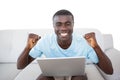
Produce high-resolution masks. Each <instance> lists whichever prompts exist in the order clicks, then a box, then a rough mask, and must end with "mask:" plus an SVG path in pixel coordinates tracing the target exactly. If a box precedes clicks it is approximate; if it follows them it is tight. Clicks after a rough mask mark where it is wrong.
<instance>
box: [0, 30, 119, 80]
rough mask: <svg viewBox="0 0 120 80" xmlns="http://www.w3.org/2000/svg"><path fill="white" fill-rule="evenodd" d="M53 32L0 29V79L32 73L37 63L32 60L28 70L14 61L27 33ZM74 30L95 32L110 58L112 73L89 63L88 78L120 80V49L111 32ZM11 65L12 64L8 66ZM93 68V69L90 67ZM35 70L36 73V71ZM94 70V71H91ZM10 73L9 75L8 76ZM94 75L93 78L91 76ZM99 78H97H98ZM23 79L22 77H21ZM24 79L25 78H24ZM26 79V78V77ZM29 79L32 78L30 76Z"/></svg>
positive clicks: (91, 79) (43, 33)
mask: <svg viewBox="0 0 120 80" xmlns="http://www.w3.org/2000/svg"><path fill="white" fill-rule="evenodd" d="M51 32H53V29H23V30H1V31H0V37H1V41H0V70H1V73H0V80H13V79H15V80H21V79H22V78H21V76H22V77H25V75H28V74H29V75H33V74H34V73H30V72H31V71H30V70H32V69H33V68H36V67H37V66H36V65H37V63H36V62H33V63H31V64H30V65H29V69H28V70H25V69H26V68H25V69H23V70H17V68H16V61H17V58H18V56H19V55H20V53H21V52H22V50H23V49H24V47H25V45H26V41H27V37H28V34H29V33H36V34H38V35H40V36H41V37H42V36H44V35H45V34H46V33H51ZM74 32H76V33H79V34H82V35H83V34H85V33H87V32H95V33H96V38H97V42H98V44H99V45H100V47H101V48H102V50H103V51H104V52H105V54H106V55H107V56H108V57H109V58H110V60H111V62H112V64H113V68H114V73H113V75H107V74H105V73H104V72H102V71H101V70H100V69H99V68H98V67H97V68H96V66H92V65H89V67H86V72H88V76H89V80H104V79H105V80H120V62H119V61H120V51H118V50H116V49H115V48H114V45H113V38H112V35H111V34H102V33H101V32H100V31H99V30H97V29H87V28H77V29H74ZM10 65H12V66H10ZM92 68H93V69H92ZM33 72H35V74H37V73H38V72H36V70H35V71H33ZM93 72H94V73H93ZM90 73H91V74H92V75H91V74H90ZM9 74H12V75H11V76H8V75H9ZM35 74H34V75H35ZM93 77H94V78H93ZM98 78H99V79H98ZM23 79H24V78H23ZM24 80H25V79H24ZM27 80H28V79H27ZM29 80H33V79H32V78H31V79H30V78H29Z"/></svg>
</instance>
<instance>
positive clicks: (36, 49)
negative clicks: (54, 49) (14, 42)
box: [29, 38, 44, 58]
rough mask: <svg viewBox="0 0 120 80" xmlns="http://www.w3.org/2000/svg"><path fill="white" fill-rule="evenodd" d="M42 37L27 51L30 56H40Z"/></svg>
mask: <svg viewBox="0 0 120 80" xmlns="http://www.w3.org/2000/svg"><path fill="white" fill-rule="evenodd" d="M43 41H44V40H43V39H42V38H41V39H40V40H39V41H38V42H37V44H36V45H35V46H34V47H33V48H32V49H31V50H30V52H29V55H30V56H31V57H33V58H37V57H41V55H42V53H43V52H42V51H43V47H44V46H43V45H44V43H43Z"/></svg>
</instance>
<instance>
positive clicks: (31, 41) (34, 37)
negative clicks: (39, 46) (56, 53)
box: [27, 33, 41, 49]
mask: <svg viewBox="0 0 120 80" xmlns="http://www.w3.org/2000/svg"><path fill="white" fill-rule="evenodd" d="M40 38H41V37H40V36H39V35H37V34H34V33H30V34H29V35H28V41H27V47H29V49H31V48H32V47H34V45H35V44H36V43H37V41H38V40H39V39H40Z"/></svg>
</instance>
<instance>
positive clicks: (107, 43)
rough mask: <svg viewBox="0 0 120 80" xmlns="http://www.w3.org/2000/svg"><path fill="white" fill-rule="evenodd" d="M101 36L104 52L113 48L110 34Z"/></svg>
mask: <svg viewBox="0 0 120 80" xmlns="http://www.w3.org/2000/svg"><path fill="white" fill-rule="evenodd" d="M102 35H103V46H104V50H105V51H106V50H108V49H111V48H113V47H114V46H113V37H112V34H102Z"/></svg>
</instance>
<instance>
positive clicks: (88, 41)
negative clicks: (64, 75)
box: [17, 9, 113, 80]
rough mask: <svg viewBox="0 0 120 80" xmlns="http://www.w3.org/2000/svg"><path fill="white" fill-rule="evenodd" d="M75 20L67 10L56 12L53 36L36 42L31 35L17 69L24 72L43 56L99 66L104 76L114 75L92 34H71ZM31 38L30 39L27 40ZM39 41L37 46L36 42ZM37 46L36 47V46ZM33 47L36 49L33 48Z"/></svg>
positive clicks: (46, 79)
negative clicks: (86, 62) (78, 60)
mask: <svg viewBox="0 0 120 80" xmlns="http://www.w3.org/2000/svg"><path fill="white" fill-rule="evenodd" d="M73 26H74V16H73V14H72V13H71V12H70V11H68V10H64V9H63V10H59V11H57V12H56V13H55V14H54V15H53V28H54V31H55V33H53V34H49V35H46V36H44V37H42V38H41V39H39V36H38V35H36V34H30V35H29V37H28V44H27V46H26V48H25V49H24V51H23V52H22V53H21V55H20V57H19V58H18V64H17V67H18V69H23V68H24V67H26V66H27V65H28V64H29V63H30V62H32V61H33V60H34V59H35V58H37V57H41V55H42V54H43V55H45V56H46V58H54V57H55V58H56V57H79V56H85V57H86V59H88V60H90V61H92V62H93V63H94V64H96V65H98V66H99V67H100V69H101V70H103V71H104V72H105V73H107V74H112V73H113V68H112V64H111V61H110V60H109V58H108V57H107V56H106V55H105V54H104V52H103V51H102V50H101V48H100V47H99V45H98V43H97V41H96V38H95V33H87V34H85V36H84V37H83V36H81V35H79V34H75V33H74V32H73ZM31 35H32V36H33V37H30V36H31ZM37 41H38V42H37ZM36 43H37V44H36ZM35 44H36V45H35ZM54 79H56V77H55V76H51V77H48V76H42V75H40V76H39V77H38V78H37V80H54ZM70 79H71V80H87V76H86V75H85V76H81V75H76V76H71V77H70Z"/></svg>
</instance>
